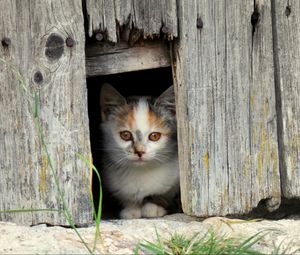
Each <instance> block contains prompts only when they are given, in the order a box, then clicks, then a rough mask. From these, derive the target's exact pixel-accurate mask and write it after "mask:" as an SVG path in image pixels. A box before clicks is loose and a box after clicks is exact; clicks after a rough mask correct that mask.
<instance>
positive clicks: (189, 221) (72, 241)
mask: <svg viewBox="0 0 300 255" xmlns="http://www.w3.org/2000/svg"><path fill="white" fill-rule="evenodd" d="M210 229H213V230H215V231H216V232H217V233H219V234H220V235H226V236H228V237H229V236H230V237H236V238H239V239H241V240H242V239H243V238H247V237H250V236H252V235H254V234H256V233H258V232H262V231H263V232H262V233H266V236H265V237H264V238H263V239H262V240H261V241H260V242H259V244H257V245H256V247H255V248H257V249H258V250H259V251H262V252H265V253H270V252H271V251H273V249H274V245H275V246H279V245H280V244H281V247H282V249H283V248H284V247H287V246H288V247H289V248H290V249H291V250H290V251H292V252H294V251H296V250H297V249H299V251H298V252H300V220H299V218H298V219H296V218H295V219H284V220H278V221H268V220H261V221H244V220H239V219H228V218H223V217H212V218H208V219H205V220H202V221H199V219H196V218H192V217H188V216H185V215H182V214H180V215H171V216H166V217H164V218H160V219H151V220H150V219H137V220H113V221H103V222H102V223H101V240H98V242H97V248H96V250H95V253H102V254H103V253H104V254H107V253H110V254H115V253H118V254H132V253H133V251H134V248H135V246H136V245H137V243H138V242H140V241H143V240H148V241H155V240H156V231H157V232H158V234H159V235H160V236H161V238H162V239H168V238H170V236H171V235H172V234H174V233H181V234H184V235H186V236H192V235H194V234H195V233H200V234H205V233H206V232H207V231H208V230H210ZM78 230H79V232H80V233H81V235H82V236H83V237H84V239H85V241H86V242H87V243H88V245H89V246H90V247H93V241H94V235H95V227H88V228H80V229H78ZM20 253H22V254H87V253H88V251H87V249H86V248H85V247H84V246H83V244H82V242H81V241H80V240H79V238H78V237H77V236H76V234H75V232H74V230H72V229H69V228H63V227H57V226H56V227H47V226H46V225H37V226H33V227H27V226H19V225H16V224H14V223H7V222H0V254H20Z"/></svg>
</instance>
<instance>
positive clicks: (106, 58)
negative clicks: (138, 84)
mask: <svg viewBox="0 0 300 255" xmlns="http://www.w3.org/2000/svg"><path fill="white" fill-rule="evenodd" d="M170 65H171V63H170V55H169V49H168V46H167V45H166V44H165V43H163V42H147V43H146V42H145V43H144V44H143V45H136V46H135V47H130V46H129V45H128V44H127V43H118V44H116V45H111V44H108V43H95V44H92V45H88V47H87V49H86V72H87V77H91V76H98V75H106V74H114V73H123V72H132V71H138V70H146V69H153V68H160V67H166V66H170Z"/></svg>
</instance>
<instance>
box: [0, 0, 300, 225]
mask: <svg viewBox="0 0 300 255" xmlns="http://www.w3.org/2000/svg"><path fill="white" fill-rule="evenodd" d="M82 3H83V5H82ZM0 10H2V11H1V13H0V24H1V25H0V39H1V40H2V41H1V42H2V44H1V45H0V109H1V111H0V211H3V210H14V209H22V208H23V209H24V208H25V209H31V208H34V209H39V208H42V209H44V208H54V209H59V212H38V213H36V212H31V213H18V214H13V213H6V214H3V213H0V220H12V221H15V222H19V223H25V224H36V223H40V222H48V223H51V224H68V222H67V221H66V219H65V218H64V215H63V210H61V209H62V207H64V206H65V207H68V208H70V211H71V213H72V215H73V218H74V222H75V223H77V224H83V223H87V222H90V221H91V219H92V217H91V215H92V214H91V204H90V200H89V176H90V169H89V167H88V166H86V165H85V164H84V162H83V161H82V160H81V159H79V158H78V156H76V153H80V154H81V155H84V156H85V157H86V158H87V159H89V158H90V154H91V153H90V142H89V139H90V138H89V126H88V114H87V96H86V81H85V80H86V76H95V75H101V74H107V73H102V72H104V71H103V70H105V71H106V72H108V73H109V72H111V71H110V70H111V69H110V66H108V65H105V63H103V61H105V62H106V61H108V60H106V57H103V55H102V56H100V55H98V53H97V52H100V51H102V53H103V49H102V50H99V49H96V50H92V49H91V48H87V49H85V37H86V35H85V32H84V15H85V17H86V21H87V31H88V34H89V36H95V34H96V35H97V37H98V38H100V39H101V40H102V39H103V40H107V41H111V42H117V41H119V40H121V39H122V40H123V41H124V40H125V41H127V43H128V45H129V46H133V45H134V44H135V42H137V41H138V40H141V39H142V38H143V39H146V38H147V39H149V38H161V39H162V38H164V39H168V40H170V41H171V42H170V45H171V47H170V48H171V50H170V52H169V53H170V54H169V55H168V54H165V53H163V52H166V50H167V47H165V46H162V47H161V46H158V47H157V51H156V50H155V49H156V48H155V47H156V46H155V47H154V48H152V50H153V49H154V51H155V52H158V51H159V53H155V54H154V55H155V56H158V57H156V58H153V59H154V60H153V61H152V62H151V63H150V64H149V65H147V66H148V68H150V67H158V66H160V65H159V64H158V65H157V61H159V60H160V61H161V65H162V66H166V65H168V64H169V63H171V65H172V68H173V76H174V84H175V88H176V101H177V118H178V139H179V158H180V168H181V193H182V204H183V209H184V212H185V213H187V214H190V215H197V216H210V215H227V214H240V213H247V212H249V211H251V210H252V209H253V208H255V207H256V206H257V205H258V203H259V202H260V201H262V200H263V201H265V204H266V207H267V208H268V210H270V211H273V210H275V209H277V208H278V207H279V205H280V201H281V198H282V197H285V198H299V196H300V170H299V167H300V164H299V163H300V162H299V161H300V158H299V156H300V155H299V153H300V151H299V149H300V148H299V146H300V140H299V138H300V137H299V136H300V124H298V123H300V109H299V107H300V105H299V104H300V103H299V102H300V100H299V98H300V95H299V93H300V89H299V88H300V71H299V70H300V46H299V45H300V26H299V24H300V18H299V16H298V14H299V13H300V2H299V1H298V0H286V1H277V0H255V1H253V0H247V1H238V0H226V1H217V0H190V1H181V0H178V1H177V2H176V0H164V1H159V0H156V1H155V0H152V1H150V0H146V1H142V0H114V1H103V0H86V1H83V2H82V1H81V0H65V1H55V0H24V1H18V0H0ZM116 47H119V48H118V50H117V51H115V52H118V53H119V52H120V51H122V52H124V50H122V47H121V48H120V45H119V46H118V44H117V45H116ZM125 48H126V49H127V50H128V47H125ZM120 49H121V50H120ZM145 49H146V46H145ZM85 50H86V52H87V53H86V62H87V63H85ZM109 50H111V49H109ZM114 50H115V49H112V50H111V52H114ZM111 52H110V55H113V54H111ZM127 52H130V53H129V54H127V55H126V54H123V55H121V57H120V58H117V59H118V60H119V61H121V62H122V59H125V58H126V56H131V55H134V54H136V52H139V53H138V54H142V53H141V52H142V51H141V50H140V49H139V50H133V51H127ZM149 52H151V51H149ZM149 52H148V53H149ZM96 53H97V54H96ZM102 53H101V54H102ZM150 54H151V53H150ZM159 56H162V57H159ZM169 56H170V58H169ZM160 58H163V60H161V59H160ZM155 59H157V60H155ZM154 62H155V63H154ZM97 63H100V64H101V63H103V65H102V66H101V68H102V69H101V68H97V65H98V64H97ZM86 66H87V72H86V68H85V67H86ZM130 66H132V67H131V68H129V69H126V70H125V69H124V70H123V71H132V70H134V69H135V67H133V66H134V64H132V65H130ZM103 68H104V69H103ZM122 68H124V65H122ZM137 68H138V67H137ZM145 68H147V67H145ZM114 72H117V71H114ZM41 136H42V137H41ZM44 141H45V143H44ZM45 144H46V145H47V146H46V147H45V146H44V145H45ZM46 149H47V150H46ZM49 155H50V156H51V157H50V158H49V157H48V156H49ZM51 169H53V170H54V171H55V172H56V173H57V176H58V181H59V183H60V188H61V189H62V191H63V193H64V196H65V199H66V205H63V204H62V203H61V201H60V199H59V197H58V193H57V186H56V185H55V183H54V179H53V175H52V172H51Z"/></svg>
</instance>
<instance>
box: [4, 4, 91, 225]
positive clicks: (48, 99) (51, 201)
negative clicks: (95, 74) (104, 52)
mask: <svg viewBox="0 0 300 255" xmlns="http://www.w3.org/2000/svg"><path fill="white" fill-rule="evenodd" d="M0 9H1V13H0V38H4V37H7V38H10V42H11V43H10V45H7V46H5V45H4V46H3V45H0V58H1V59H2V61H1V62H0V109H1V111H0V141H1V142H0V210H14V209H40V208H42V209H44V208H51V209H59V212H51V213H50V212H39V213H18V214H16V213H15V214H12V213H11V214H0V220H4V221H7V220H9V221H14V222H17V223H22V224H37V223H41V222H47V223H50V224H68V223H67V221H66V219H65V217H64V214H63V212H62V207H63V206H62V203H61V201H60V200H59V198H58V192H57V188H56V186H55V184H54V178H53V176H52V173H51V170H50V164H51V163H52V164H53V167H54V170H55V171H56V173H57V176H58V179H59V182H60V188H61V189H62V191H63V192H64V196H65V199H66V201H67V206H68V208H69V209H70V211H71V214H72V216H73V219H74V223H75V224H83V223H86V222H89V221H90V220H91V219H92V218H91V216H92V215H91V204H90V198H89V168H88V167H86V166H85V164H84V163H83V162H82V161H81V160H80V159H78V158H77V157H76V153H77V152H79V153H82V154H83V155H85V156H87V157H88V156H89V155H90V143H89V127H88V117H87V98H86V96H87V95H86V94H87V93H86V86H85V79H86V78H85V59H84V46H85V45H84V42H85V38H84V29H83V15H82V6H81V0H75V1H74V0H66V1H44V0H29V1H17V0H1V1H0ZM68 37H70V38H73V39H74V41H72V40H71V39H69V40H68V45H69V46H70V47H67V46H66V42H65V41H66V39H67V38H68ZM51 38H52V40H51ZM72 43H73V46H72ZM47 46H48V47H47ZM71 46H72V47H71ZM14 69H15V70H16V71H14ZM17 72H19V73H20V74H21V76H22V77H23V78H22V79H23V80H24V84H23V85H21V84H20V82H19V81H18V80H19V78H18V75H17V74H16V73H17ZM23 86H24V87H25V89H24V88H23ZM35 94H36V96H37V97H38V98H40V107H41V111H40V113H39V115H40V120H41V125H42V129H43V132H44V134H45V142H46V144H47V148H48V152H49V154H50V157H51V159H52V161H51V162H50V161H49V159H48V158H47V155H46V153H45V151H44V150H43V149H42V147H43V146H42V142H41V139H40V134H39V130H38V127H37V125H36V118H34V110H35V105H36V102H37V101H35V99H34V95H35Z"/></svg>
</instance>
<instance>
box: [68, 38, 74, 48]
mask: <svg viewBox="0 0 300 255" xmlns="http://www.w3.org/2000/svg"><path fill="white" fill-rule="evenodd" d="M74 44H75V42H74V39H73V38H72V37H70V36H69V37H68V38H67V39H66V45H67V46H68V47H70V48H71V47H73V46H74Z"/></svg>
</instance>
